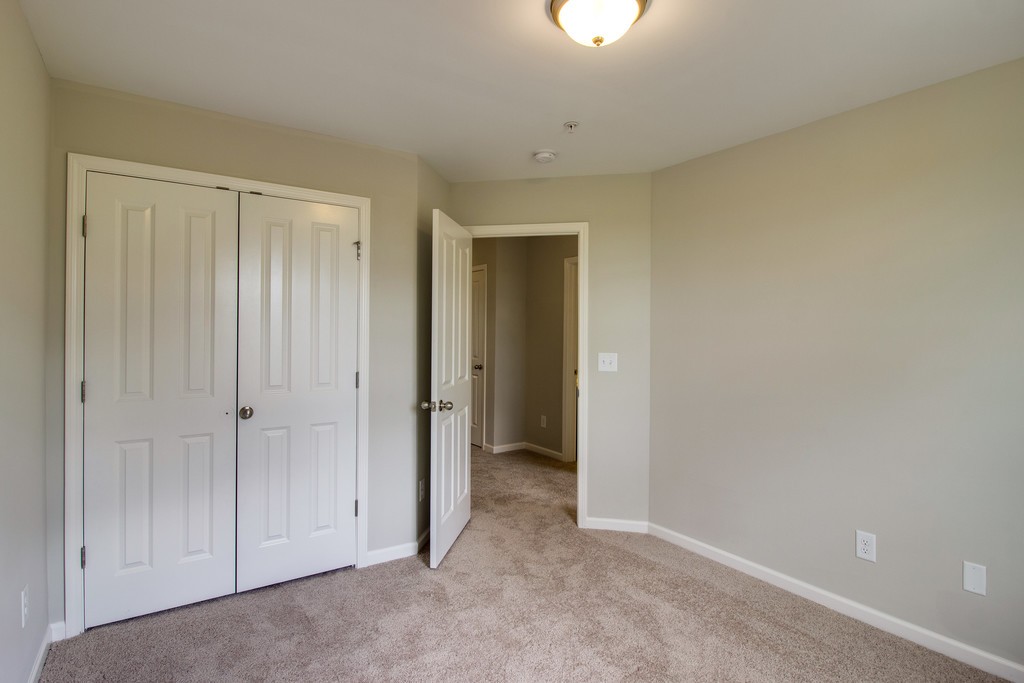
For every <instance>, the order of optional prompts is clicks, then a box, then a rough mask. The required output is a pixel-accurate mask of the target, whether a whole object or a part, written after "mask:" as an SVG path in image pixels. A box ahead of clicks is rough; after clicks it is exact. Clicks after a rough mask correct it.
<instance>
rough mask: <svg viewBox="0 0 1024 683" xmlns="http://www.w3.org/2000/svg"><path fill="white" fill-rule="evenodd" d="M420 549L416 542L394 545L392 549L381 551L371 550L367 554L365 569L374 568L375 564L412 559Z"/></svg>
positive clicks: (382, 549)
mask: <svg viewBox="0 0 1024 683" xmlns="http://www.w3.org/2000/svg"><path fill="white" fill-rule="evenodd" d="M419 550H420V548H419V545H418V544H417V543H416V541H413V542H412V543H402V544H400V545H393V546H391V547H390V548H381V549H379V550H370V551H367V553H366V564H365V565H363V566H364V567H372V566H373V565H375V564H380V563H381V562H391V561H392V560H401V559H402V558H404V557H412V556H413V555H415V554H417V553H418V552H419Z"/></svg>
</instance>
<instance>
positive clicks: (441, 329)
mask: <svg viewBox="0 0 1024 683" xmlns="http://www.w3.org/2000/svg"><path fill="white" fill-rule="evenodd" d="M433 232H434V235H433V238H434V239H433V276H432V277H433V285H432V297H431V299H432V300H431V357H430V389H431V392H430V396H431V398H430V400H429V401H430V403H433V404H434V406H433V408H434V409H433V410H432V412H431V415H430V567H431V569H436V568H437V567H438V566H439V565H440V564H441V560H443V559H444V556H445V555H446V554H447V552H448V550H449V549H450V548H451V547H452V544H454V543H455V539H457V538H458V536H459V534H460V533H462V530H463V529H464V528H465V527H466V524H468V523H469V516H470V462H469V454H470V448H469V423H470V415H469V413H470V401H471V399H472V375H471V373H470V356H471V352H470V341H471V340H470V332H471V329H472V328H471V320H470V317H471V313H472V311H471V306H470V303H471V302H470V300H471V298H472V284H471V272H472V268H473V238H472V236H471V235H470V234H469V232H468V231H467V230H466V229H465V228H463V227H462V226H460V225H459V224H458V223H456V222H455V221H453V220H452V219H451V218H449V217H448V216H446V215H445V214H444V213H442V212H441V211H439V210H438V209H434V229H433Z"/></svg>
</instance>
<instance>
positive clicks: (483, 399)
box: [472, 263, 490, 448]
mask: <svg viewBox="0 0 1024 683" xmlns="http://www.w3.org/2000/svg"><path fill="white" fill-rule="evenodd" d="M477 271H481V272H482V273H483V274H484V321H483V322H484V348H483V350H482V352H481V353H480V358H481V359H482V360H483V363H482V365H483V366H484V369H483V372H481V373H480V413H481V415H480V448H483V447H484V444H486V443H487V369H488V368H489V367H490V366H489V365H488V360H487V351H488V349H487V332H488V330H487V316H488V315H489V314H490V310H489V307H488V306H487V296H488V289H489V288H490V285H489V283H488V282H487V278H488V277H489V276H488V274H487V264H486V263H481V264H480V265H479V266H473V271H472V272H474V273H475V272H477ZM473 320H474V321H475V320H476V318H473Z"/></svg>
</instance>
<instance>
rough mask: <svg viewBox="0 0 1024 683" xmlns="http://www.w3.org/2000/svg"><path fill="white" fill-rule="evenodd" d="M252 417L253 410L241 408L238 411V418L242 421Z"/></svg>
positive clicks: (248, 407) (247, 407)
mask: <svg viewBox="0 0 1024 683" xmlns="http://www.w3.org/2000/svg"><path fill="white" fill-rule="evenodd" d="M252 415H253V409H252V408H251V407H250V406H242V409H241V410H239V411H238V417H240V418H242V419H243V420H248V419H249V418H250V417H252Z"/></svg>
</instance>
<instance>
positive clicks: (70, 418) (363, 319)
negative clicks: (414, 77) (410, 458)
mask: <svg viewBox="0 0 1024 683" xmlns="http://www.w3.org/2000/svg"><path fill="white" fill-rule="evenodd" d="M89 171H96V172H100V173H116V174H121V175H129V176H135V177H139V178H150V179H152V180H164V181H169V182H177V183H187V184H191V185H202V186H205V187H224V188H228V189H230V190H235V191H238V192H257V193H263V194H266V195H273V196H277V197H283V198H285V199H298V200H303V201H310V202H320V203H323V204H337V205H339V206H348V207H352V208H355V209H358V210H359V241H360V248H361V260H360V269H359V340H358V346H359V348H358V372H359V388H358V390H357V398H356V406H357V407H356V410H357V415H358V417H357V424H356V429H357V435H356V441H357V444H356V448H357V462H356V468H357V471H356V496H357V498H358V500H359V501H361V503H362V504H361V505H360V507H361V508H362V510H363V511H364V512H363V514H361V515H359V517H358V518H357V519H356V535H357V536H356V543H357V560H356V566H357V567H363V566H366V564H367V562H368V553H367V547H366V540H367V521H368V515H367V513H366V511H367V510H369V507H370V506H369V504H368V495H369V480H368V478H367V466H368V462H369V440H368V433H369V426H370V421H369V387H370V367H369V359H370V354H369V349H370V337H369V334H370V328H369V314H370V286H369V285H370V200H369V199H367V198H366V197H355V196H352V195H345V194H339V193H336V192H326V191H323V190H310V189H305V188H301V187H293V186H290V185H279V184H276V183H264V182H259V181H255V180H246V179H244V178H234V177H231V176H222V175H216V174H212V173H203V172H200V171H188V170H183V169H177V168H168V167H163V166H153V165H150V164H140V163H137V162H133V161H121V160H118V159H106V158H103V157H94V156H88V155H84V154H68V179H67V197H66V201H67V217H66V240H67V242H66V244H67V248H66V255H65V276H66V277H65V302H64V624H65V629H64V634H63V635H64V637H68V638H70V637H72V636H76V635H78V634H80V633H82V632H83V631H84V630H85V603H84V587H85V581H84V574H83V570H82V567H81V564H80V563H81V560H80V557H81V554H80V553H81V548H82V546H83V535H82V528H83V527H82V524H83V510H82V501H83V499H82V495H83V491H82V482H83V471H82V434H83V424H84V423H83V413H82V403H81V399H80V397H81V382H82V379H83V376H82V374H83V360H84V358H83V353H82V350H83V348H84V347H83V333H84V323H83V317H82V316H83V312H84V275H85V268H84V265H85V244H84V239H85V238H83V236H82V217H83V216H84V215H85V186H86V174H87V173H88V172H89Z"/></svg>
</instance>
